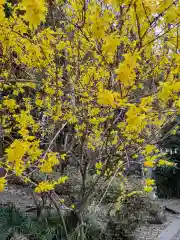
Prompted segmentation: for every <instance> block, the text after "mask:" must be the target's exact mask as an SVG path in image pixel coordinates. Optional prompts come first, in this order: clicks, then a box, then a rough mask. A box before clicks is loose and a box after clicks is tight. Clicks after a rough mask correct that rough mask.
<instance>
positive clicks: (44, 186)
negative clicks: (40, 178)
mask: <svg viewBox="0 0 180 240" xmlns="http://www.w3.org/2000/svg"><path fill="white" fill-rule="evenodd" d="M54 185H55V184H54V183H50V182H48V181H44V182H40V183H39V185H38V186H37V187H36V188H35V192H38V193H41V192H48V191H51V190H53V189H54Z"/></svg>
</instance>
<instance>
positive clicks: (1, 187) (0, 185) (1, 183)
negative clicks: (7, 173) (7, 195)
mask: <svg viewBox="0 0 180 240" xmlns="http://www.w3.org/2000/svg"><path fill="white" fill-rule="evenodd" d="M6 182H7V181H6V179H5V178H4V177H2V178H0V192H3V191H4V188H5V186H6Z"/></svg>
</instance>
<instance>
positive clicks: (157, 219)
mask: <svg viewBox="0 0 180 240" xmlns="http://www.w3.org/2000/svg"><path fill="white" fill-rule="evenodd" d="M165 221H166V215H165V214H164V212H163V211H161V212H159V213H157V214H154V216H153V215H151V217H150V218H149V219H148V223H150V224H163V223H164V222H165Z"/></svg>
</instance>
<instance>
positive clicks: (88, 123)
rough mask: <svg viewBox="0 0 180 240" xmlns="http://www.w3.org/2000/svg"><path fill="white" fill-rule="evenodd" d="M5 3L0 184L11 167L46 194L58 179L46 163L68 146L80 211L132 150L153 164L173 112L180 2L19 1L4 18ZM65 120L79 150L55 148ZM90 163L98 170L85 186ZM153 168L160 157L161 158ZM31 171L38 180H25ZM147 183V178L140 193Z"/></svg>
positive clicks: (178, 87)
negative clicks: (0, 172) (78, 180)
mask: <svg viewBox="0 0 180 240" xmlns="http://www.w3.org/2000/svg"><path fill="white" fill-rule="evenodd" d="M5 2H6V1H5V0H4V1H2V0H1V1H0V66H1V67H0V90H1V93H2V94H1V100H0V113H1V118H0V120H1V123H0V124H1V128H2V132H3V135H4V138H8V139H9V141H8V143H6V147H5V149H3V154H2V156H1V166H2V167H4V168H5V169H6V170H7V174H6V176H5V177H4V178H1V179H0V190H3V189H4V185H5V184H6V177H8V174H11V173H15V174H16V175H18V176H20V177H21V178H22V179H23V180H24V181H25V182H31V183H32V184H34V186H35V191H37V192H48V191H53V189H54V187H55V186H56V184H62V183H64V182H65V181H67V177H66V176H61V177H60V178H57V179H54V177H53V174H52V173H53V171H54V167H55V166H56V165H58V164H60V163H61V162H63V161H67V159H68V158H70V156H71V155H72V153H73V151H75V152H76V156H78V157H77V159H76V157H74V161H77V163H78V169H79V170H80V173H81V175H82V190H81V194H82V199H81V205H80V206H81V207H82V206H83V204H84V203H85V202H86V200H87V199H88V197H89V196H90V195H91V193H92V192H93V191H92V190H93V189H94V187H95V186H96V183H97V181H98V180H99V179H100V178H101V177H102V176H107V178H108V177H111V176H113V175H116V174H117V173H119V172H120V173H121V172H122V171H123V170H124V168H125V167H126V166H127V165H128V164H129V161H130V160H129V159H130V158H131V157H132V156H136V157H138V154H139V153H140V152H141V154H143V155H144V158H145V163H144V165H145V167H153V166H155V165H156V164H158V160H157V159H160V158H162V156H161V154H160V152H159V149H158V148H157V146H156V139H157V138H158V136H159V133H160V129H161V127H162V126H164V124H165V123H166V122H167V121H169V120H170V119H171V120H172V118H175V116H176V115H177V114H179V112H180V102H179V91H180V81H179V74H178V73H179V71H180V55H179V46H180V45H179V43H180V35H179V34H180V33H179V19H180V18H179V16H180V2H179V1H172V0H167V1H153V0H152V1H147V0H144V1H141V0H136V1H134V0H124V1H121V0H99V1H98V0H91V1H86V0H85V1H82V0H68V1H58V0H57V1H50V0H47V1H45V0H22V1H16V2H17V3H16V4H13V3H8V4H9V7H11V15H10V16H9V18H5V14H4V4H5ZM8 2H9V1H8ZM38 114H39V115H38ZM40 114H41V117H40ZM42 116H43V117H42ZM43 119H45V120H43ZM43 121H44V122H45V123H44V122H43ZM43 124H45V125H43ZM66 126H72V127H73V133H72V134H71V138H73V139H74V140H75V143H76V144H78V146H80V147H79V148H78V149H77V148H75V145H73V141H71V143H72V146H71V147H66V146H67V145H66V144H64V145H63V146H61V150H60V149H57V148H56V149H55V147H54V145H55V142H56V139H57V138H58V136H59V134H61V132H63V130H64V128H65V127H66ZM47 136H48V140H47V143H48V144H46V145H45V147H42V145H41V144H42V142H43V141H44V139H45V137H47ZM42 139H43V140H42ZM89 152H90V153H92V154H94V157H93V159H92V157H90V156H89ZM90 155H91V154H90ZM73 156H74V155H73ZM117 156H118V157H117ZM93 161H95V164H94V166H96V175H97V176H96V178H95V180H94V183H93V184H92V187H90V188H89V189H88V190H87V189H86V174H87V172H88V169H89V166H91V164H92V162H93ZM161 164H162V165H164V164H168V162H167V161H166V159H163V158H162V159H161ZM33 172H37V173H40V174H41V173H43V174H45V175H46V178H45V180H44V181H42V182H40V183H39V185H38V183H35V182H33V180H32V178H31V174H32V173H33ZM153 184H154V181H153V180H151V179H148V180H147V181H146V186H145V190H146V191H150V190H151V188H152V187H151V186H152V185H153Z"/></svg>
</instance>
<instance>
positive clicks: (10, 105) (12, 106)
mask: <svg viewBox="0 0 180 240" xmlns="http://www.w3.org/2000/svg"><path fill="white" fill-rule="evenodd" d="M3 104H4V105H5V106H6V107H7V108H8V109H9V110H10V111H12V110H14V109H16V108H17V106H16V101H15V100H14V99H5V100H4V101H3Z"/></svg>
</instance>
